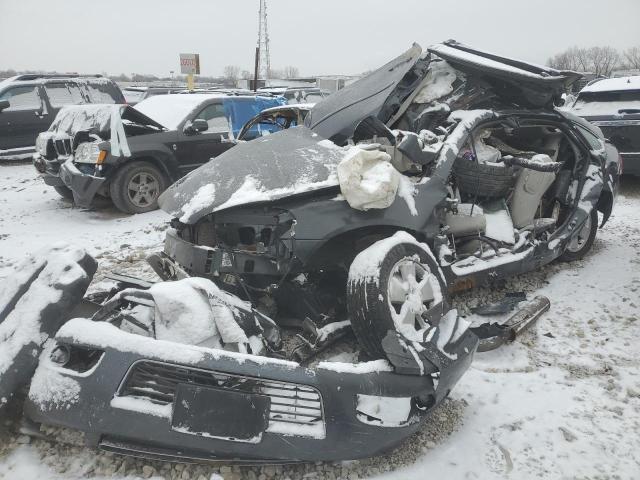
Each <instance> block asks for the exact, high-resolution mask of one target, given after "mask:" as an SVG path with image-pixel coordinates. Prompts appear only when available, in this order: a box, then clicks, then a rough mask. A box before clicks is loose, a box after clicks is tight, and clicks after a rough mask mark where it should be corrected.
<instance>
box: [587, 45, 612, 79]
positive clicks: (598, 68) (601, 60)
mask: <svg viewBox="0 0 640 480" xmlns="http://www.w3.org/2000/svg"><path fill="white" fill-rule="evenodd" d="M588 53H589V59H590V61H591V65H592V67H593V73H595V74H596V75H597V76H605V77H609V76H610V75H611V72H612V71H613V70H614V69H615V68H616V67H618V66H619V65H620V54H619V53H618V51H617V50H616V49H615V48H612V47H592V48H590V49H589V52H588Z"/></svg>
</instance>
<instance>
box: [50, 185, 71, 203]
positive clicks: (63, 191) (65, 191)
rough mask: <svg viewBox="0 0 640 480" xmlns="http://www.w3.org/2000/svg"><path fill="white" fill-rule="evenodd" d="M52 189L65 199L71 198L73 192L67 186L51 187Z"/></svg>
mask: <svg viewBox="0 0 640 480" xmlns="http://www.w3.org/2000/svg"><path fill="white" fill-rule="evenodd" d="M53 189H54V190H55V191H56V192H58V195H60V196H61V197H62V198H64V199H65V200H73V192H72V191H71V189H70V188H69V187H65V186H59V187H53Z"/></svg>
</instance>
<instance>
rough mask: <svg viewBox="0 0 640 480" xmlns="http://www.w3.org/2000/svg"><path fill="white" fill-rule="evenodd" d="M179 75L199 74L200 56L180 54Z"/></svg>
mask: <svg viewBox="0 0 640 480" xmlns="http://www.w3.org/2000/svg"><path fill="white" fill-rule="evenodd" d="M180 73H186V74H191V75H193V74H196V75H199V74H200V55H199V54H197V53H181V54H180Z"/></svg>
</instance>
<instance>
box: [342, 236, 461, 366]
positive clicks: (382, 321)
mask: <svg viewBox="0 0 640 480" xmlns="http://www.w3.org/2000/svg"><path fill="white" fill-rule="evenodd" d="M365 252H366V250H365ZM415 255H418V257H419V258H420V263H421V264H424V265H426V266H427V267H428V268H429V270H430V271H431V272H432V273H433V274H434V275H435V277H436V278H437V280H438V284H439V286H440V293H441V295H442V311H440V309H437V314H438V316H442V315H444V313H446V312H447V311H448V310H449V302H448V295H447V286H446V282H445V279H444V278H443V277H442V275H441V273H440V270H439V268H438V265H437V264H436V262H435V260H434V259H433V258H432V256H431V255H429V254H427V253H426V252H425V251H424V250H423V249H422V248H420V247H418V246H417V245H414V244H412V243H400V244H398V245H396V246H394V247H393V248H391V250H389V251H388V252H387V254H386V255H385V257H384V259H383V260H382V262H381V263H380V270H379V272H380V274H379V278H378V279H371V278H364V279H360V280H354V279H351V278H350V280H349V282H348V284H347V309H348V312H349V316H350V318H351V327H352V328H353V332H354V334H355V336H356V338H357V339H358V343H360V346H361V347H362V348H363V349H364V350H365V352H366V353H367V354H369V355H370V356H371V357H372V358H382V357H384V355H385V354H384V350H383V349H382V340H383V339H384V337H385V336H386V335H387V334H388V332H389V330H395V331H398V330H397V329H396V325H395V323H394V321H393V317H392V313H391V309H392V308H394V307H393V306H392V304H391V302H390V301H389V289H388V285H389V278H390V276H391V275H392V271H393V269H394V267H395V266H396V265H397V264H398V263H399V262H400V261H401V260H403V259H406V258H412V257H414V256H415Z"/></svg>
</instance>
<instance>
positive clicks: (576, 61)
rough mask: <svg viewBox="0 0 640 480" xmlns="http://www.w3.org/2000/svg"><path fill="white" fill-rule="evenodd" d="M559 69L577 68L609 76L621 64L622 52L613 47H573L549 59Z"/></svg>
mask: <svg viewBox="0 0 640 480" xmlns="http://www.w3.org/2000/svg"><path fill="white" fill-rule="evenodd" d="M547 63H548V64H549V66H550V67H552V68H556V69H559V70H575V71H578V72H590V73H595V74H596V75H597V76H605V77H608V76H610V75H611V72H612V71H613V70H614V69H615V68H616V67H618V66H619V65H620V54H619V53H618V51H617V50H616V49H615V48H612V47H591V48H582V47H571V48H569V49H567V50H565V51H564V52H561V53H558V54H557V55H554V56H553V57H551V58H549V60H548V61H547Z"/></svg>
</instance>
